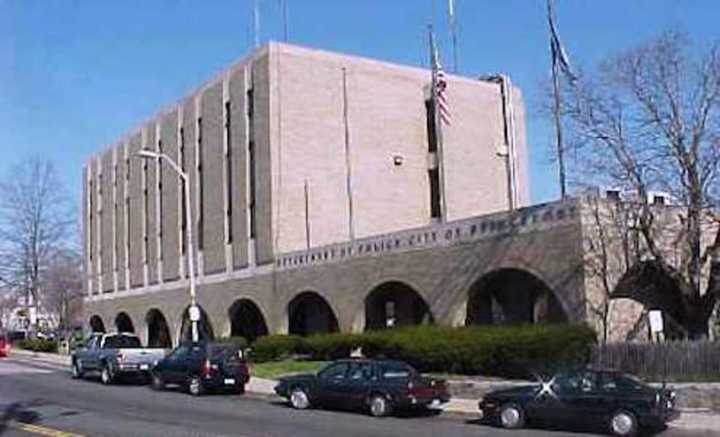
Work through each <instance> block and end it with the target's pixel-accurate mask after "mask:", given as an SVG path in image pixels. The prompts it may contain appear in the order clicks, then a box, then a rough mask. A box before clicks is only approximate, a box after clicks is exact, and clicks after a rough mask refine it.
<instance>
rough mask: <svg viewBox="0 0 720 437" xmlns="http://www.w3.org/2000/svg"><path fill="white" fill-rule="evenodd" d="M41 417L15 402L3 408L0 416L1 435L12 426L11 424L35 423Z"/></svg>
mask: <svg viewBox="0 0 720 437" xmlns="http://www.w3.org/2000/svg"><path fill="white" fill-rule="evenodd" d="M39 417H40V415H39V414H38V413H36V412H34V411H32V410H29V409H27V406H25V405H23V404H21V403H20V402H15V403H12V404H10V405H7V406H5V407H3V408H2V415H0V434H3V433H4V432H5V431H6V430H7V429H8V426H9V425H10V422H23V423H33V422H35V421H37V420H38V418H39Z"/></svg>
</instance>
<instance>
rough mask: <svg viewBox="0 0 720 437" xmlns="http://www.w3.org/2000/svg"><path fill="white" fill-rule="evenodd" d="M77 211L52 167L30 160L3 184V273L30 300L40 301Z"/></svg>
mask: <svg viewBox="0 0 720 437" xmlns="http://www.w3.org/2000/svg"><path fill="white" fill-rule="evenodd" d="M73 222H74V214H73V212H72V208H70V207H69V203H68V199H67V197H66V195H65V192H64V189H63V186H62V184H61V182H60V179H59V178H58V175H57V173H56V171H55V168H54V167H53V165H52V164H51V163H50V162H48V161H43V160H40V159H32V160H28V161H24V162H22V163H21V164H19V165H17V166H15V167H13V168H12V170H11V171H10V172H9V173H8V175H7V176H6V177H5V178H4V179H3V180H2V181H1V182H0V248H1V250H2V256H0V277H2V278H3V280H4V282H6V283H7V284H9V285H10V286H11V287H12V288H14V289H15V290H16V291H18V292H19V293H21V294H22V296H24V297H25V299H26V304H27V305H28V306H29V305H30V304H29V302H30V301H32V302H33V305H37V302H39V301H40V300H41V296H40V294H41V286H42V283H43V275H44V274H45V273H46V270H47V267H48V262H49V257H50V255H51V254H52V253H53V252H54V251H56V250H58V249H59V248H61V247H62V246H63V245H64V244H66V243H68V242H69V241H70V239H71V237H72V229H73V227H72V224H73Z"/></svg>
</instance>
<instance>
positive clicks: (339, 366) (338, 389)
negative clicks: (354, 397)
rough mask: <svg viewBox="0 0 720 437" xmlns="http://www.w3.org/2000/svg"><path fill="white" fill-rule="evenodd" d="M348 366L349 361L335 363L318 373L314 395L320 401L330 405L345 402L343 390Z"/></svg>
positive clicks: (341, 404) (340, 404)
mask: <svg viewBox="0 0 720 437" xmlns="http://www.w3.org/2000/svg"><path fill="white" fill-rule="evenodd" d="M349 368H350V365H349V363H346V362H342V363H335V364H333V365H330V366H328V367H327V368H325V369H324V370H323V371H322V372H320V373H319V374H318V383H317V393H315V396H316V398H317V399H318V400H320V403H323V404H326V405H330V406H333V405H337V406H343V405H344V404H345V402H344V396H345V394H344V393H343V390H344V385H345V383H346V382H347V373H348V370H349Z"/></svg>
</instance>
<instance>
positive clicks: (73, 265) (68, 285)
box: [40, 249, 83, 330]
mask: <svg viewBox="0 0 720 437" xmlns="http://www.w3.org/2000/svg"><path fill="white" fill-rule="evenodd" d="M82 268H83V266H82V257H81V255H80V254H79V253H78V252H76V251H74V250H70V249H61V250H56V251H54V253H52V254H51V256H50V257H49V260H48V266H47V270H46V273H45V275H44V277H43V284H42V291H43V292H42V297H41V302H40V304H41V305H42V307H43V309H44V310H45V311H47V312H48V313H49V314H50V315H51V316H52V317H54V318H55V320H54V322H55V324H56V325H57V326H59V327H60V328H61V329H63V330H67V329H68V328H71V327H72V325H73V323H74V321H75V320H76V319H77V317H78V313H79V311H81V310H82V299H81V298H82V296H83V292H82Z"/></svg>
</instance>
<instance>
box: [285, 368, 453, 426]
mask: <svg viewBox="0 0 720 437" xmlns="http://www.w3.org/2000/svg"><path fill="white" fill-rule="evenodd" d="M275 392H276V393H277V394H278V395H280V396H282V397H284V398H286V399H288V401H289V402H290V405H292V407H294V408H296V409H299V410H302V409H306V408H309V407H311V406H317V407H321V406H333V407H339V408H347V409H361V410H366V411H368V412H369V413H370V414H371V415H372V416H375V417H381V416H387V415H389V414H391V413H392V412H394V411H397V410H407V409H412V408H427V407H428V406H430V407H439V406H440V405H441V404H444V403H446V402H448V401H449V400H450V394H449V392H448V390H447V386H446V384H445V381H444V380H441V379H433V378H426V377H423V376H421V375H420V374H419V373H418V372H417V371H416V370H415V369H413V368H412V367H411V366H409V365H408V364H405V363H403V362H400V361H389V360H371V359H364V358H363V359H347V360H339V361H335V362H333V363H331V364H329V365H328V366H327V367H325V368H324V369H322V370H321V371H319V372H318V373H317V374H307V375H297V376H290V377H286V378H281V379H280V381H279V383H278V385H277V386H276V387H275Z"/></svg>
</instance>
